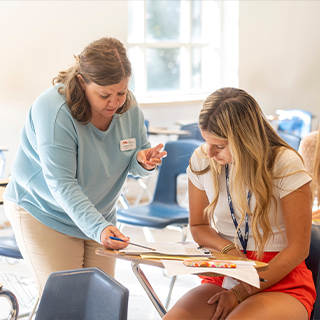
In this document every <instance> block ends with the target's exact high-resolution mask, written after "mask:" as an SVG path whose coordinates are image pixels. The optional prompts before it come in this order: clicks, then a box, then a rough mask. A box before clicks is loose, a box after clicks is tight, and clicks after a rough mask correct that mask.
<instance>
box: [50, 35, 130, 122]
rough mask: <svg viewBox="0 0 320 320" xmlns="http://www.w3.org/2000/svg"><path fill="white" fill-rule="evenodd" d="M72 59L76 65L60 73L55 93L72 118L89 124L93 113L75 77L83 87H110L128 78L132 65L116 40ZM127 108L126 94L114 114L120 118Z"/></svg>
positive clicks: (89, 48) (100, 43) (107, 40)
mask: <svg viewBox="0 0 320 320" xmlns="http://www.w3.org/2000/svg"><path fill="white" fill-rule="evenodd" d="M75 58H76V63H75V64H74V65H73V66H72V67H70V68H69V69H67V70H64V71H60V72H59V73H58V75H57V76H56V77H55V78H54V79H53V80H52V83H53V85H56V84H59V83H61V84H63V85H62V86H59V88H58V92H59V93H60V94H63V95H64V96H65V97H66V102H67V105H68V106H69V108H70V110H71V113H72V116H73V117H74V118H75V119H77V120H78V121H80V122H82V123H84V124H85V123H88V122H90V120H91V117H92V111H91V106H90V104H89V102H88V100H87V98H86V96H85V93H84V91H83V90H82V88H81V85H80V82H79V79H78V77H77V76H78V75H81V77H82V78H83V79H84V81H85V82H86V83H91V82H93V83H95V84H97V85H99V86H110V85H113V84H117V83H119V82H121V81H122V80H124V79H127V78H130V76H131V63H130V61H129V59H128V57H127V54H126V49H125V48H124V46H123V44H122V43H121V42H120V41H119V40H117V39H115V38H101V39H99V40H96V41H94V42H92V43H91V44H89V45H88V46H87V47H85V48H84V50H83V51H82V52H81V54H80V55H79V56H75ZM130 106H131V101H130V95H129V94H128V92H127V95H126V101H125V103H124V104H123V106H122V107H121V108H119V109H118V110H117V112H116V113H118V114H122V113H124V112H126V111H127V110H128V109H129V108H130Z"/></svg>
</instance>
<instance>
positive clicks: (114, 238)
mask: <svg viewBox="0 0 320 320" xmlns="http://www.w3.org/2000/svg"><path fill="white" fill-rule="evenodd" d="M109 238H110V239H112V240H117V241H122V242H126V241H124V240H122V239H120V238H116V237H111V236H110V237H109ZM128 243H129V244H131V245H133V246H136V247H140V248H144V249H148V250H152V251H157V249H154V248H150V247H147V246H143V245H142V244H138V243H134V242H128Z"/></svg>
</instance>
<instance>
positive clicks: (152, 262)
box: [95, 248, 268, 318]
mask: <svg viewBox="0 0 320 320" xmlns="http://www.w3.org/2000/svg"><path fill="white" fill-rule="evenodd" d="M95 252H96V254H97V255H99V256H105V257H109V258H117V259H122V260H127V261H131V268H132V270H133V273H134V274H135V276H136V277H137V279H138V280H139V282H140V284H141V286H142V287H143V289H144V290H145V291H146V293H147V295H148V297H149V298H150V300H151V302H152V303H153V305H154V306H155V308H156V310H157V311H158V313H159V315H160V316H161V318H162V317H163V316H164V315H165V314H166V312H167V310H166V308H165V307H164V306H163V304H162V302H161V301H160V299H159V297H158V296H157V294H156V293H155V291H154V289H153V288H152V286H151V284H150V283H149V281H148V279H147V277H146V276H145V274H144V273H143V271H142V270H141V268H140V266H139V265H140V264H145V265H149V266H154V267H158V268H164V266H163V264H162V262H161V260H160V259H142V258H141V257H140V256H134V255H126V254H125V253H122V252H119V251H115V250H108V249H103V248H97V249H96V250H95ZM213 254H214V256H215V257H216V259H217V260H243V259H242V258H240V257H236V256H232V255H228V254H223V253H220V252H213ZM255 262H256V266H255V268H256V269H257V270H258V271H265V270H267V269H268V264H267V263H264V262H260V261H255ZM199 275H200V274H199ZM201 275H204V276H218V275H217V274H215V273H213V272H208V273H202V274H201ZM219 276H221V275H219Z"/></svg>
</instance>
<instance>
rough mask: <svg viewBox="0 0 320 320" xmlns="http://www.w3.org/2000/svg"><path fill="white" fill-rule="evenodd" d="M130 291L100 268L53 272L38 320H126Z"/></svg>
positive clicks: (43, 295)
mask: <svg viewBox="0 0 320 320" xmlns="http://www.w3.org/2000/svg"><path fill="white" fill-rule="evenodd" d="M128 298H129V290H128V289H127V288H125V287H124V286H123V285H122V284H120V283H119V282H118V281H116V280H115V279H114V278H112V277H111V276H109V275H108V274H107V273H105V272H103V271H102V270H100V269H99V268H84V269H75V270H68V271H58V272H53V273H52V274H51V275H50V276H49V278H48V280H47V282H46V285H45V288H44V291H43V294H42V297H41V300H40V304H39V308H38V311H37V314H36V320H54V319H55V320H58V319H59V320H71V319H77V320H93V319H94V320H126V319H127V312H128Z"/></svg>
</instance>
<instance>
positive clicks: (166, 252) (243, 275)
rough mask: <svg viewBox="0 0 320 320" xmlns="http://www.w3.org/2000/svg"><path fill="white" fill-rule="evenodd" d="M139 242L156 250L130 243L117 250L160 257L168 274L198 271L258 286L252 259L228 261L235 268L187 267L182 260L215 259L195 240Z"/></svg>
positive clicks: (148, 256) (142, 255)
mask: <svg viewBox="0 0 320 320" xmlns="http://www.w3.org/2000/svg"><path fill="white" fill-rule="evenodd" d="M141 244H142V245H146V246H148V247H151V248H155V249H156V251H152V250H148V249H144V248H139V247H136V246H130V245H128V247H126V248H125V249H122V250H119V251H120V252H124V253H126V254H130V255H141V257H142V258H147V259H161V261H162V263H163V265H164V267H165V268H166V270H167V273H168V275H169V276H173V275H181V274H199V273H202V274H203V273H211V274H221V276H229V277H231V278H234V279H237V280H240V281H243V282H246V283H249V284H250V285H252V286H254V287H257V288H260V280H259V275H258V273H257V270H256V268H255V267H254V265H255V262H254V261H244V260H235V261H230V262H233V263H235V264H236V268H208V267H203V268H201V267H187V266H185V265H183V261H182V260H184V259H188V260H190V259H197V260H205V259H215V257H214V256H213V255H211V254H205V253H204V252H203V251H202V250H199V249H198V244H197V243H195V242H184V243H183V244H182V243H175V242H172V243H168V242H167V243H156V242H148V243H141Z"/></svg>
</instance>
